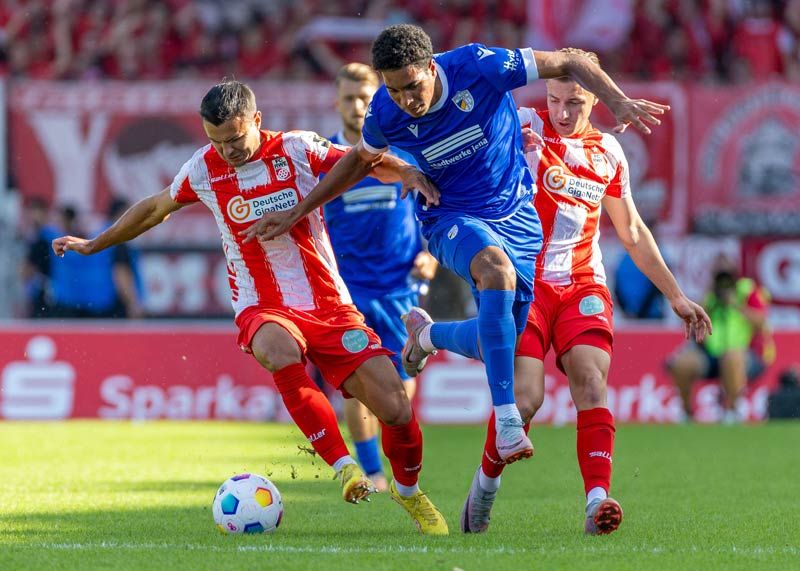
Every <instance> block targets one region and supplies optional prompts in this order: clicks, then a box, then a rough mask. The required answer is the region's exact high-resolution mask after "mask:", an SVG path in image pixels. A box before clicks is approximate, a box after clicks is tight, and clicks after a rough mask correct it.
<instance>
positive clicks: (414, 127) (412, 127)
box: [406, 123, 419, 137]
mask: <svg viewBox="0 0 800 571" xmlns="http://www.w3.org/2000/svg"><path fill="white" fill-rule="evenodd" d="M406 129H408V130H409V131H411V134H412V135H414V136H415V137H419V125H417V124H416V123H415V124H413V125H409V126H408V127H406Z"/></svg>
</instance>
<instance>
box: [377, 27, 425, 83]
mask: <svg viewBox="0 0 800 571" xmlns="http://www.w3.org/2000/svg"><path fill="white" fill-rule="evenodd" d="M432 57H433V46H432V45H431V39H430V37H429V36H428V34H426V33H425V31H424V30H423V29H422V28H420V27H419V26H412V25H411V24H399V25H397V26H390V27H388V28H386V29H385V30H383V31H382V32H381V33H380V34H378V37H377V38H375V42H374V43H373V44H372V67H373V68H375V69H376V70H378V71H390V70H395V69H401V68H404V67H406V66H408V65H415V66H424V65H427V63H428V62H429V61H430V60H431V58H432Z"/></svg>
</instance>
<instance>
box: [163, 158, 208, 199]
mask: <svg viewBox="0 0 800 571" xmlns="http://www.w3.org/2000/svg"><path fill="white" fill-rule="evenodd" d="M198 155H199V156H198ZM198 160H202V155H200V154H199V151H198V152H197V153H195V154H194V156H193V157H192V158H191V159H189V160H188V161H186V162H185V163H184V164H183V166H182V167H181V170H180V171H178V174H177V175H176V176H175V178H174V179H173V180H172V184H171V185H170V187H169V194H170V196H171V197H172V200H174V201H175V202H177V203H179V204H191V203H193V202H199V201H200V198H199V197H198V196H197V192H195V190H194V188H192V183H191V178H192V173H193V172H195V171H196V170H197V161H198Z"/></svg>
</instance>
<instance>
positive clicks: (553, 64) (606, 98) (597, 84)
mask: <svg viewBox="0 0 800 571" xmlns="http://www.w3.org/2000/svg"><path fill="white" fill-rule="evenodd" d="M533 55H534V58H535V59H536V67H537V70H538V72H539V77H540V78H541V79H551V78H555V77H564V76H568V77H570V78H572V79H574V80H575V81H576V82H578V83H579V84H580V85H581V86H582V87H583V88H584V89H586V90H587V91H590V92H592V93H594V94H595V95H596V96H597V98H598V99H600V101H602V102H603V103H605V104H606V106H607V107H608V108H609V109H610V110H611V112H612V113H613V114H614V117H615V118H616V120H617V125H616V127H614V131H616V132H617V133H622V132H623V131H625V129H627V128H628V125H630V124H633V126H634V127H636V128H637V129H639V130H640V131H642V132H644V133H647V134H649V133H650V128H649V127H648V126H647V125H645V122H647V123H650V124H652V125H660V124H661V121H660V120H659V119H658V118H657V117H655V115H663V114H664V112H666V111H668V110H669V105H662V104H661V103H654V102H652V101H648V100H646V99H629V98H628V97H627V96H626V95H625V94H624V93H623V92H622V90H621V89H620V88H619V86H617V84H616V83H614V80H613V79H611V78H610V77H609V76H608V74H607V73H606V72H604V71H603V70H602V69H601V68H600V66H598V65H596V64H595V63H594V62H592V61H591V60H590V59H589V58H587V57H586V56H582V55H579V54H570V53H565V52H538V51H534V52H533Z"/></svg>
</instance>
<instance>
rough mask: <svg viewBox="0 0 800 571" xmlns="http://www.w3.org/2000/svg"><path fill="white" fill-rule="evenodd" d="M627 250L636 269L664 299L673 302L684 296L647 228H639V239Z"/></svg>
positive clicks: (627, 247) (626, 247)
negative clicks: (651, 283)
mask: <svg viewBox="0 0 800 571" xmlns="http://www.w3.org/2000/svg"><path fill="white" fill-rule="evenodd" d="M625 249H626V250H627V251H628V253H629V254H630V256H631V259H632V260H633V262H634V263H635V264H636V267H637V268H639V269H640V270H641V272H642V273H643V274H644V275H646V276H647V278H648V279H649V280H650V281H651V282H653V284H654V285H655V286H656V287H657V288H658V290H659V291H660V292H661V293H663V294H664V297H666V298H667V299H669V300H673V299H676V298H677V297H681V296H683V295H684V294H683V291H682V290H681V288H680V286H679V285H678V282H677V280H676V279H675V276H674V275H672V272H671V271H670V270H669V268H668V267H667V264H666V262H664V258H663V257H662V256H661V252H660V251H659V249H658V245H657V244H656V241H655V239H654V238H653V235H652V234H651V233H650V230H649V229H648V228H647V227H646V226H641V227H640V228H638V238H637V239H636V240H635V242H634V243H633V244H629V245H626V246H625Z"/></svg>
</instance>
